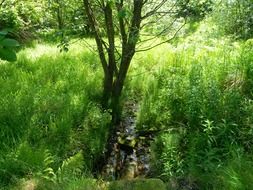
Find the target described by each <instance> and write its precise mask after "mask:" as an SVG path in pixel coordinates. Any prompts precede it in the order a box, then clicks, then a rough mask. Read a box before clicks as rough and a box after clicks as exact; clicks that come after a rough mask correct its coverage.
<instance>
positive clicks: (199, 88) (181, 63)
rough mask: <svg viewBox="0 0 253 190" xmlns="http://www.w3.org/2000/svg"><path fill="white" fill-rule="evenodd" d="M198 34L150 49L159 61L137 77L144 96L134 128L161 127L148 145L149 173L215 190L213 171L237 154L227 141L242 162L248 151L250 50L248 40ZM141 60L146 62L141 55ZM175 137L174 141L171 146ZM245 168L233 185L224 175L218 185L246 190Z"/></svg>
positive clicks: (252, 57)
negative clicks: (151, 156) (150, 146)
mask: <svg viewBox="0 0 253 190" xmlns="http://www.w3.org/2000/svg"><path fill="white" fill-rule="evenodd" d="M201 30H205V28H204V29H201V28H200V31H201ZM200 31H197V33H196V34H194V35H193V36H190V37H188V38H186V39H184V41H183V42H181V43H179V44H178V45H177V47H173V46H169V45H167V46H166V45H165V46H163V47H162V48H161V49H162V50H161V49H157V50H154V51H153V52H152V53H153V54H154V55H155V56H156V55H163V58H161V59H155V60H153V61H154V63H153V64H155V65H158V66H156V67H155V68H153V69H152V71H151V72H147V73H145V76H143V78H145V80H142V82H140V85H142V88H143V89H144V90H143V92H144V93H143V94H142V96H143V98H142V100H141V107H140V111H139V113H138V128H139V130H147V131H148V130H150V131H160V133H159V134H160V135H158V137H157V140H156V141H155V145H154V147H153V151H154V153H155V155H154V161H153V162H154V164H153V165H154V167H158V168H154V169H153V170H154V171H156V172H154V174H155V175H160V176H161V177H162V178H164V179H165V180H168V179H169V178H176V179H177V180H178V181H180V180H182V179H183V180H186V181H191V182H193V183H196V184H198V186H199V187H200V188H201V189H215V187H216V186H215V184H214V183H215V179H217V176H218V175H219V174H220V172H221V170H220V168H223V166H224V167H225V165H226V162H228V161H229V160H230V158H231V155H232V154H233V152H237V149H234V148H231V146H233V145H236V146H237V147H240V149H242V150H243V152H241V154H242V155H241V157H242V159H245V157H248V156H251V155H252V150H251V148H250V147H251V145H252V140H251V139H252V125H253V123H252V118H253V115H252V113H253V110H252V108H253V101H252V92H253V88H252V87H253V86H252V74H251V72H252V67H253V54H252V44H251V42H250V41H248V42H246V43H243V42H241V43H239V42H231V41H229V40H226V39H216V38H211V37H210V36H209V37H208V35H209V34H208V33H201V34H202V35H200V34H199V32H200ZM206 39H208V40H206ZM145 58H146V57H144V59H145ZM143 62H145V63H150V62H149V61H148V58H147V60H144V61H143ZM174 138H175V139H177V140H176V142H177V143H173V144H172V143H171V141H172V140H171V139H174ZM237 164H238V163H237ZM231 167H232V168H233V167H237V166H234V165H233V166H231ZM231 167H230V166H229V170H234V168H233V169H231ZM242 167H243V168H244V167H245V166H242ZM224 170H226V169H224ZM157 171H158V173H157ZM159 171H160V174H159ZM222 172H223V174H221V175H223V176H224V175H225V174H224V171H222ZM222 172H221V173H222ZM247 172H249V170H246V171H245V172H240V171H238V173H236V174H235V175H238V177H237V178H238V181H235V182H233V183H235V184H234V187H233V185H231V184H230V183H229V179H228V175H225V176H226V177H224V178H225V179H226V180H228V181H226V180H223V181H222V185H221V184H220V186H219V188H218V189H226V187H228V188H229V189H237V188H236V185H238V188H239V186H242V187H245V188H246V189H248V187H249V186H250V183H249V181H248V180H247V178H249V179H251V177H250V175H249V174H248V173H247ZM210 178H214V180H212V181H210ZM232 178H233V176H232ZM217 181H218V180H217ZM189 183H190V182H189ZM239 183H241V185H240V184H239ZM217 184H219V182H217ZM229 184H230V185H229ZM239 189H243V188H239Z"/></svg>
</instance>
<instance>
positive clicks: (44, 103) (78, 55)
mask: <svg viewBox="0 0 253 190" xmlns="http://www.w3.org/2000/svg"><path fill="white" fill-rule="evenodd" d="M70 49H71V50H70V52H68V53H62V54H60V53H59V50H58V49H57V48H56V47H54V46H52V45H47V44H40V45H39V44H38V45H36V46H35V47H34V48H26V49H24V50H22V51H21V52H19V54H18V61H17V62H15V63H3V64H1V65H0V73H1V74H0V84H1V88H0V96H1V99H0V104H1V107H0V139H1V141H0V147H1V149H0V152H1V154H0V155H1V156H0V184H1V186H2V185H5V184H8V183H10V182H13V180H14V181H15V179H17V178H20V177H25V176H29V175H33V174H34V173H38V172H40V170H41V169H43V168H41V166H42V165H43V164H42V163H43V158H44V157H43V155H44V151H45V150H47V151H49V152H50V154H52V155H53V157H54V163H53V166H52V167H53V168H58V167H59V165H60V164H61V163H62V161H63V160H64V159H66V158H68V157H69V156H72V155H74V154H76V153H78V152H79V151H80V150H83V157H84V161H83V165H85V166H86V170H87V172H89V171H90V170H91V169H92V167H93V164H94V161H95V160H96V159H97V157H99V155H100V154H101V153H102V152H103V149H104V146H105V142H106V139H107V131H108V128H107V127H108V124H109V122H110V115H109V114H108V113H107V112H104V111H102V110H101V109H100V107H99V101H100V95H101V83H102V72H101V70H100V65H99V61H98V58H97V56H96V55H94V53H92V52H90V51H88V50H87V48H85V47H84V46H83V44H82V43H79V44H75V45H73V46H72V47H71V48H70ZM77 50H78V51H77ZM24 143H25V146H24Z"/></svg>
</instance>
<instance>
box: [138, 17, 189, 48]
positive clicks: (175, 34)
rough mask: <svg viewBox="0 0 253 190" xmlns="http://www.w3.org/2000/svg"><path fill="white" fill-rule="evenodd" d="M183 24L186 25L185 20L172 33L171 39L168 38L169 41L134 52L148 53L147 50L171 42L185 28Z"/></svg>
mask: <svg viewBox="0 0 253 190" xmlns="http://www.w3.org/2000/svg"><path fill="white" fill-rule="evenodd" d="M185 24H186V20H185V22H184V23H183V24H182V25H181V26H180V27H179V28H178V29H177V31H176V32H175V33H174V35H173V36H172V37H171V38H169V39H167V40H165V41H163V42H160V43H158V44H156V45H153V46H151V47H147V48H144V49H139V50H136V52H143V51H148V50H151V49H153V48H155V47H158V46H160V45H162V44H165V43H168V42H170V41H171V40H173V39H174V38H175V37H176V36H177V34H178V32H179V31H180V30H181V29H182V28H183V27H184V26H185Z"/></svg>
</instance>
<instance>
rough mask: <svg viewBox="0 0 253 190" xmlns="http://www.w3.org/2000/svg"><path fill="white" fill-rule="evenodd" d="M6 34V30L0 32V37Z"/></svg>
mask: <svg viewBox="0 0 253 190" xmlns="http://www.w3.org/2000/svg"><path fill="white" fill-rule="evenodd" d="M7 34H8V32H7V31H6V30H1V31H0V35H1V36H6V35H7Z"/></svg>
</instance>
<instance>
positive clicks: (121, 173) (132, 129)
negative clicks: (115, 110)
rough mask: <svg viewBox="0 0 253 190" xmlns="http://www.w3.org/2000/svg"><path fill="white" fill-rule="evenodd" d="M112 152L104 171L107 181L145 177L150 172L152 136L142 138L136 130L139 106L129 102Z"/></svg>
mask: <svg viewBox="0 0 253 190" xmlns="http://www.w3.org/2000/svg"><path fill="white" fill-rule="evenodd" d="M124 108H125V110H126V111H125V112H124V114H123V118H122V121H121V123H120V124H119V126H117V132H116V137H115V142H114V143H113V144H112V151H111V152H110V156H109V158H108V159H107V161H106V164H105V166H104V167H103V170H102V177H103V178H104V179H106V180H116V179H133V178H136V177H145V176H146V175H148V173H149V171H150V140H151V139H152V137H150V136H148V137H147V136H146V137H144V136H140V135H139V134H138V132H137V130H136V113H137V110H138V105H137V104H136V103H135V102H132V101H131V102H127V103H126V105H125V106H124Z"/></svg>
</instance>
